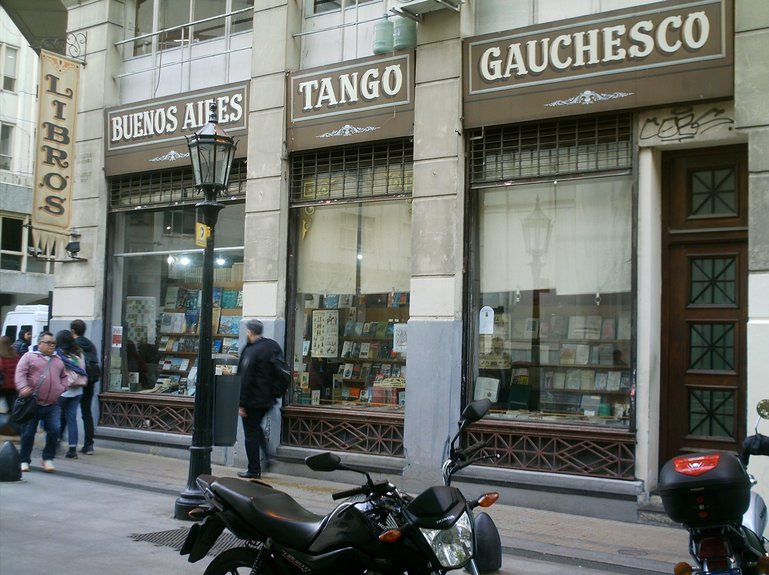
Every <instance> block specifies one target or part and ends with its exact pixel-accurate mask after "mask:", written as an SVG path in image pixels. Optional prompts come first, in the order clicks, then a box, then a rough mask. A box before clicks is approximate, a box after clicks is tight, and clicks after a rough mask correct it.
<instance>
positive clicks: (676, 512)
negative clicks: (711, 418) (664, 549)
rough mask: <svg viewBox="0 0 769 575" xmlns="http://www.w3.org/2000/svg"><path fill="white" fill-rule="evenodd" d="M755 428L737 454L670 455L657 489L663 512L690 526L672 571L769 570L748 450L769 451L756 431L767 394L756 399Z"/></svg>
mask: <svg viewBox="0 0 769 575" xmlns="http://www.w3.org/2000/svg"><path fill="white" fill-rule="evenodd" d="M757 411H758V415H759V417H758V420H757V422H756V428H755V433H754V434H753V435H751V436H749V437H746V438H745V441H744V442H743V444H742V451H741V452H740V454H739V455H734V454H733V453H729V452H725V451H714V452H707V453H699V454H694V455H685V456H680V457H674V458H673V459H671V460H670V461H668V462H667V463H666V464H665V465H664V466H663V468H662V470H661V472H660V481H659V491H660V495H661V497H662V504H663V506H664V507H665V512H666V513H667V515H668V516H669V517H670V518H671V519H673V521H676V522H678V523H682V524H683V525H684V527H685V528H686V529H687V530H688V531H689V554H690V555H691V556H692V558H693V559H694V561H695V562H696V567H693V566H692V565H690V564H689V563H687V562H681V563H678V564H677V565H676V566H675V568H674V573H675V575H758V574H760V573H769V554H767V550H766V543H767V539H766V538H765V537H764V536H763V532H764V529H765V527H766V522H767V516H766V513H767V509H766V505H765V503H764V501H763V499H762V498H761V496H760V495H759V494H758V493H755V492H753V491H751V488H752V487H753V486H754V485H756V483H757V482H756V480H755V478H754V477H753V476H751V475H749V474H748V471H747V468H748V462H749V461H750V456H751V455H769V437H767V436H764V435H761V434H760V433H759V432H758V426H759V424H760V423H761V419H769V399H764V400H762V401H760V402H759V403H758V407H757Z"/></svg>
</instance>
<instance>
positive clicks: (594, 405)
mask: <svg viewBox="0 0 769 575" xmlns="http://www.w3.org/2000/svg"><path fill="white" fill-rule="evenodd" d="M600 405H601V396H600V395H583V396H582V400H581V401H580V404H579V407H580V409H581V410H582V413H583V414H584V415H586V416H588V417H595V416H596V415H598V408H599V407H600Z"/></svg>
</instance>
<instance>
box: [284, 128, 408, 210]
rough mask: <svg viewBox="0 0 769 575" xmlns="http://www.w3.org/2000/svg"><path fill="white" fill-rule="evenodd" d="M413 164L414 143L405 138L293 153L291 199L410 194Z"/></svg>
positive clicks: (304, 201)
mask: <svg viewBox="0 0 769 575" xmlns="http://www.w3.org/2000/svg"><path fill="white" fill-rule="evenodd" d="M413 166H414V146H413V144H412V143H411V142H410V141H407V140H398V141H393V142H385V143H376V144H364V145H361V146H350V147H345V148H333V149H328V150H316V151H313V152H306V153H300V154H295V155H294V156H292V158H291V203H292V205H301V204H314V203H317V202H319V201H324V202H328V201H344V200H352V201H360V200H362V199H375V198H382V197H398V196H410V195H411V193H412V190H413V188H414V180H413Z"/></svg>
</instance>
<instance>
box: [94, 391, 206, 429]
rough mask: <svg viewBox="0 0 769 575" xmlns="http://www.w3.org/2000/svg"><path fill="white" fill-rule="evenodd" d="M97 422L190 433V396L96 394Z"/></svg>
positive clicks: (114, 425)
mask: <svg viewBox="0 0 769 575" xmlns="http://www.w3.org/2000/svg"><path fill="white" fill-rule="evenodd" d="M100 404H101V416H100V417H99V425H103V426H104V427H117V428H123V429H145V430H147V431H161V432H163V433H179V434H183V435H188V434H191V433H192V414H193V411H194V403H193V401H192V398H187V399H182V398H179V397H177V398H175V399H174V398H172V397H171V396H165V397H154V398H146V399H145V398H133V397H115V396H114V395H113V396H108V395H102V396H101V397H100Z"/></svg>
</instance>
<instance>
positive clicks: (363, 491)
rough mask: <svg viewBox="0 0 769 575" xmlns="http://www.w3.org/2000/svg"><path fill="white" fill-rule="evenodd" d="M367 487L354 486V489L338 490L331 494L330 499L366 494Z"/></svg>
mask: <svg viewBox="0 0 769 575" xmlns="http://www.w3.org/2000/svg"><path fill="white" fill-rule="evenodd" d="M368 492H369V489H368V487H367V486H365V485H364V486H363V487H356V488H354V489H348V490H347V491H339V492H337V493H332V494H331V499H333V500H334V501H336V500H337V499H346V498H347V497H353V496H354V495H366V494H368Z"/></svg>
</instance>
